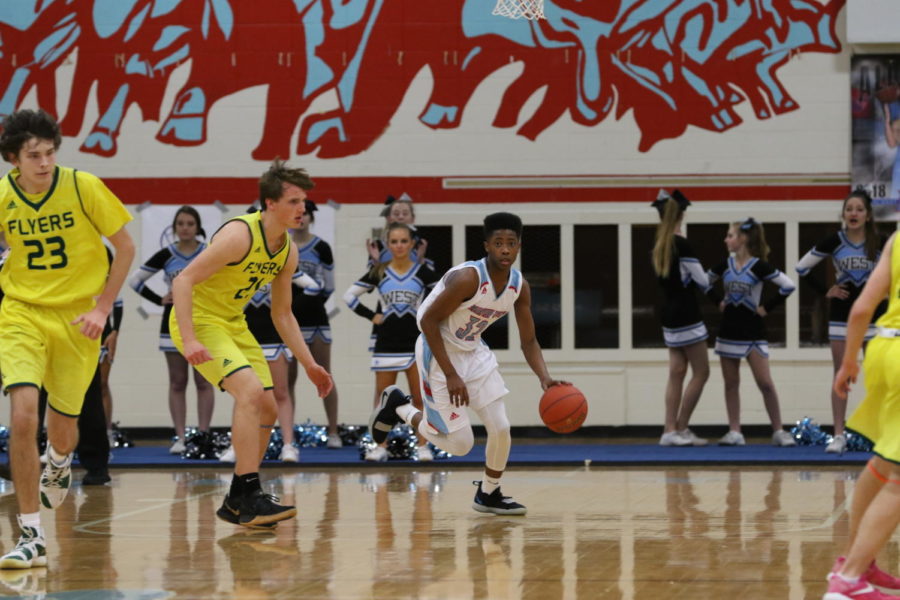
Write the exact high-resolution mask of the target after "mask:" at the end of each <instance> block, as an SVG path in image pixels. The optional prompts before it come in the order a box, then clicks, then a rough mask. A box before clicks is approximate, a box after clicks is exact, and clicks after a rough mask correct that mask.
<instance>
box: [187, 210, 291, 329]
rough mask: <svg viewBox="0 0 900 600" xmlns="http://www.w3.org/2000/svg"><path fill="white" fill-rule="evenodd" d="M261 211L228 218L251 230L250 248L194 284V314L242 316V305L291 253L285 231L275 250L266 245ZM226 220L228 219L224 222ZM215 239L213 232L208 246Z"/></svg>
mask: <svg viewBox="0 0 900 600" xmlns="http://www.w3.org/2000/svg"><path fill="white" fill-rule="evenodd" d="M260 216H262V213H261V212H255V213H252V214H249V215H241V216H240V217H235V218H233V219H229V221H228V223H230V222H232V221H242V222H243V223H244V224H246V225H247V228H248V229H249V230H250V248H249V250H248V252H247V254H246V255H244V258H243V259H241V260H240V261H239V262H236V263H231V264H229V265H226V266H225V267H224V268H223V269H221V270H219V271H216V272H215V273H213V275H212V276H210V277H209V279H206V280H205V281H201V282H200V283H198V284H197V285H195V286H194V296H193V301H194V317H195V318H198V317H200V318H202V317H203V315H209V316H213V317H216V318H219V319H225V320H226V321H231V320H233V319H243V318H244V306H246V305H247V302H249V301H250V298H252V297H253V294H255V293H256V292H257V291H259V289H260V288H261V287H263V286H265V285H267V284H269V283H271V281H272V280H273V279H275V276H276V275H278V273H280V272H281V269H283V268H284V265H285V263H286V262H287V259H288V255H289V254H290V247H291V246H290V244H291V240H290V237H289V236H288V233H287V232H285V233H284V242H283V243H282V244H281V247H280V248H279V249H278V250H276V251H275V252H274V253H273V252H269V247H268V246H266V234H265V231H264V230H263V224H262V220H261V219H260ZM226 224H227V223H226ZM215 243H216V238H215V236H213V238H212V240H211V241H210V246H212V245H214V244H215Z"/></svg>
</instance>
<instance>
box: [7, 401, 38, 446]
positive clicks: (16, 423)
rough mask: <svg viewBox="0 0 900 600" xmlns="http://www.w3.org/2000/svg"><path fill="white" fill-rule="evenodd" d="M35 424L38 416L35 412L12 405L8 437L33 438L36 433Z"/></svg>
mask: <svg viewBox="0 0 900 600" xmlns="http://www.w3.org/2000/svg"><path fill="white" fill-rule="evenodd" d="M37 424H38V416H37V412H36V411H34V410H28V408H27V407H25V406H21V405H16V404H14V405H13V407H12V411H11V414H10V422H9V430H10V435H15V434H20V435H22V436H25V437H29V438H34V436H35V434H36V433H37Z"/></svg>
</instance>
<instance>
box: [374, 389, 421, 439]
mask: <svg viewBox="0 0 900 600" xmlns="http://www.w3.org/2000/svg"><path fill="white" fill-rule="evenodd" d="M411 401H412V398H411V397H410V396H407V395H406V394H404V393H403V390H401V389H400V388H398V387H397V386H396V385H389V386H387V387H386V388H384V391H383V392H381V400H380V401H379V402H378V404H377V405H376V406H375V410H373V411H372V416H371V417H369V433H371V434H372V439H373V440H375V443H376V444H381V443H383V442H384V440H386V439H387V436H388V434H389V433H390V432H391V429H393V428H394V425H396V424H397V423H400V422H402V421H403V419H401V418H400V415H398V414H397V408H399V407H400V406H403V405H404V404H409V403H410V402H411Z"/></svg>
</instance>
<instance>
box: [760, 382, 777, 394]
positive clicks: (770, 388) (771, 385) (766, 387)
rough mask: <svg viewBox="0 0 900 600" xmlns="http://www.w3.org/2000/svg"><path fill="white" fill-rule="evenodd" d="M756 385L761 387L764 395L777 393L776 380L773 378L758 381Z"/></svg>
mask: <svg viewBox="0 0 900 600" xmlns="http://www.w3.org/2000/svg"><path fill="white" fill-rule="evenodd" d="M756 385H757V387H759V391H760V393H762V395H763V396H768V395H771V394H774V393H775V382H773V381H772V380H771V379H768V380H763V381H757V382H756Z"/></svg>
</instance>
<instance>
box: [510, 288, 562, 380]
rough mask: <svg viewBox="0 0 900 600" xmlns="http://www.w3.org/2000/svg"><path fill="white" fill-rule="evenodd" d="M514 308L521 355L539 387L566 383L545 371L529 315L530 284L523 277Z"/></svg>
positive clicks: (532, 322)
mask: <svg viewBox="0 0 900 600" xmlns="http://www.w3.org/2000/svg"><path fill="white" fill-rule="evenodd" d="M514 310H515V313H516V325H518V327H519V341H520V342H521V347H522V355H523V356H525V362H527V363H528V366H529V367H531V370H532V371H534V374H535V375H537V376H538V379H540V380H541V388H542V389H544V390H546V389H547V388H549V387H550V386H553V385H560V384H568V383H569V382H568V381H558V380H556V379H553V378H552V377H550V373H549V372H548V371H547V363H545V362H544V354H543V353H542V352H541V345H540V344H539V343H538V341H537V335H536V334H535V332H534V317H533V316H532V315H531V286H530V285H528V282H527V281H525V280H524V279H523V280H522V292H521V293H520V294H519V297H518V298H516V303H515V305H514Z"/></svg>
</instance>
